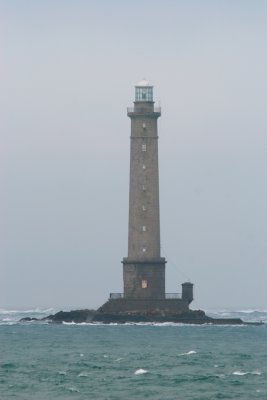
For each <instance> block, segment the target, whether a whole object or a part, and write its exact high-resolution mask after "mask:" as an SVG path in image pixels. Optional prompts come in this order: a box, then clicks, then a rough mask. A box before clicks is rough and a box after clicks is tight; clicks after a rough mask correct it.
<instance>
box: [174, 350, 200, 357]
mask: <svg viewBox="0 0 267 400" xmlns="http://www.w3.org/2000/svg"><path fill="white" fill-rule="evenodd" d="M192 354H197V352H196V351H195V350H190V351H188V352H187V353H181V354H178V355H179V356H191V355H192Z"/></svg>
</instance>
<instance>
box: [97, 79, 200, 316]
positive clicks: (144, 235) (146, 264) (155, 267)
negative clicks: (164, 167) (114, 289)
mask: <svg viewBox="0 0 267 400" xmlns="http://www.w3.org/2000/svg"><path fill="white" fill-rule="evenodd" d="M127 116H128V117H129V118H130V120H131V135H130V180H129V219H128V254H127V257H124V258H123V260H122V264H123V289H124V290H123V293H110V296H109V300H108V301H107V302H106V303H104V304H103V305H102V306H101V307H100V308H99V309H98V314H97V319H98V320H103V321H136V320H140V321H143V320H145V321H146V320H157V318H159V319H160V320H162V318H165V320H177V318H179V316H180V315H184V314H185V313H188V312H189V304H190V303H191V302H192V300H193V284H192V283H190V282H185V283H183V284H182V293H181V294H179V293H166V292H165V264H166V260H165V258H164V257H161V252H160V207H159V165H158V126H157V121H158V118H159V117H160V116H161V109H160V108H159V107H155V105H154V99H153V86H152V85H150V84H149V83H148V81H147V80H145V79H143V80H141V81H140V82H138V83H137V85H136V86H135V98H134V104H133V107H129V108H128V109H127Z"/></svg>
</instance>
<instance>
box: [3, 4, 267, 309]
mask: <svg viewBox="0 0 267 400" xmlns="http://www.w3.org/2000/svg"><path fill="white" fill-rule="evenodd" d="M266 19H267V2H266V1H260V0H256V1H255V0H254V1H252V0H251V1H246V0H236V1H230V0H228V1H227V0H225V1H216V0H212V1H211V0H210V1H207V0H202V1H200V0H198V1H191V0H186V1H185V0H184V1H168V0H167V1H164V2H162V1H152V0H151V1H141V0H140V1H135V2H132V1H116V0H112V1H82V0H75V1H60V0H53V1H52V0H46V1H38V0H32V1H31V0H27V1H24V2H22V1H19V0H14V1H8V0H2V1H0V48H1V51H0V52H1V60H0V69H1V75H0V84H1V93H0V101H1V108H0V114H1V115H0V121H1V122H0V129H1V161H0V162H1V164H0V179H1V189H2V190H1V192H2V195H1V220H2V221H4V223H2V224H1V225H2V226H1V248H2V249H1V279H0V308H13V307H33V306H34V307H35V306H41V307H50V306H55V307H65V308H68V307H85V306H86V307H97V306H100V305H101V304H102V303H103V302H104V301H105V300H106V298H107V297H108V294H109V292H111V291H112V292H120V291H122V265H121V263H120V261H121V260H122V257H124V256H126V255H127V222H128V176H129V135H130V121H129V120H128V119H127V116H126V107H127V106H131V105H132V102H133V99H134V84H135V83H136V82H137V81H138V80H140V79H142V78H143V77H145V78H147V79H148V80H149V81H150V82H151V83H152V84H154V87H155V89H154V97H155V100H156V102H158V101H160V104H161V107H162V117H161V118H160V120H159V136H160V141H159V149H160V198H161V228H162V230H161V242H162V255H163V256H166V258H167V260H168V264H167V291H168V292H176V291H180V284H181V283H182V282H183V281H185V280H187V279H188V278H190V280H191V281H192V282H194V283H195V297H196V302H195V303H194V307H195V308H204V309H205V308H209V309H211V308H218V307H219V308H224V307H228V308H236V307H238V308H254V307H260V308H267V291H266V282H267V248H266V242H267V240H266V238H267V224H266V220H267V188H266V182H267V157H266V153H267V135H266V132H267V129H266V128H267V121H266V115H267V112H266V111H267V94H266V93H267V73H266V71H267V53H266V40H267V39H266V38H267V25H266Z"/></svg>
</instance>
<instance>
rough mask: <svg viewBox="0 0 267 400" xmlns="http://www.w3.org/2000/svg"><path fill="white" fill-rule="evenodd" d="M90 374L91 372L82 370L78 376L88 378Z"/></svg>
mask: <svg viewBox="0 0 267 400" xmlns="http://www.w3.org/2000/svg"><path fill="white" fill-rule="evenodd" d="M89 375H90V374H89V372H86V371H82V372H80V373H79V375H78V376H80V377H81V378H87V377H88V376H89Z"/></svg>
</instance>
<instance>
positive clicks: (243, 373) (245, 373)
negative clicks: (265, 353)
mask: <svg viewBox="0 0 267 400" xmlns="http://www.w3.org/2000/svg"><path fill="white" fill-rule="evenodd" d="M232 375H236V376H245V375H262V372H261V371H259V370H255V371H248V372H245V371H239V370H238V371H234V372H233V373H232Z"/></svg>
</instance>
